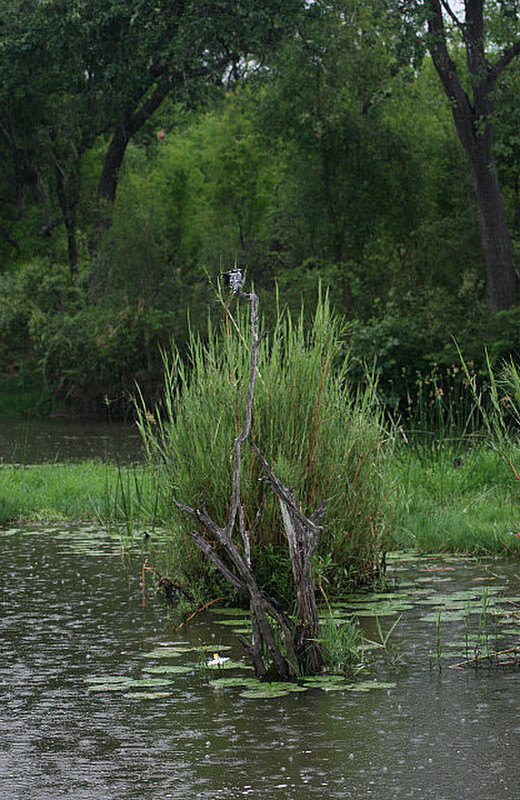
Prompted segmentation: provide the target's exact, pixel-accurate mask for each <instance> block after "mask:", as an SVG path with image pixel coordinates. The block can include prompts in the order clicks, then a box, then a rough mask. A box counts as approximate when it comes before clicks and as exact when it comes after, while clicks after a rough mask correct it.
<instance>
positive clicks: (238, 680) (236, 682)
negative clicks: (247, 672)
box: [210, 675, 258, 689]
mask: <svg viewBox="0 0 520 800" xmlns="http://www.w3.org/2000/svg"><path fill="white" fill-rule="evenodd" d="M210 685H211V686H217V687H219V686H224V687H226V686H230V687H233V686H247V687H249V688H251V689H255V688H256V687H257V686H258V680H257V678H247V677H244V676H243V675H233V676H232V677H227V676H226V677H225V678H215V679H214V680H213V679H212V681H211V684H210Z"/></svg>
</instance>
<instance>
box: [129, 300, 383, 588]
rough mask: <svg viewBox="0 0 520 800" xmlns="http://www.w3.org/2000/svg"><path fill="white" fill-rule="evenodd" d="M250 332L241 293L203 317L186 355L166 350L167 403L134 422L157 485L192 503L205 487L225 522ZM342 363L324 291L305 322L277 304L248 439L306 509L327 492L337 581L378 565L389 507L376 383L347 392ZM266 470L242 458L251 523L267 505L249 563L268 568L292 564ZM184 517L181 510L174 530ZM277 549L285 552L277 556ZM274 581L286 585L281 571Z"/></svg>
mask: <svg viewBox="0 0 520 800" xmlns="http://www.w3.org/2000/svg"><path fill="white" fill-rule="evenodd" d="M250 333H251V332H250V323H249V317H248V313H247V309H245V308H243V307H241V306H240V304H239V303H238V304H237V306H236V308H234V309H233V311H232V310H231V309H230V308H225V309H224V318H223V320H222V324H221V325H220V326H219V327H218V328H217V329H214V328H211V327H210V330H209V334H208V337H207V339H205V340H204V341H202V340H201V339H200V338H199V337H197V336H195V335H192V336H191V339H190V347H189V357H188V359H187V361H183V360H181V358H180V356H179V353H178V351H177V350H176V349H175V347H173V348H172V351H171V353H169V354H168V355H165V358H164V374H165V382H164V397H163V400H162V403H161V404H160V405H158V406H157V407H156V408H155V409H154V410H153V411H150V410H149V409H147V408H146V407H145V406H144V404H141V407H140V409H139V422H138V424H139V427H140V430H141V433H142V435H143V438H144V441H145V444H146V448H147V452H148V455H149V457H150V459H151V460H152V462H153V463H154V464H155V465H156V467H157V468H158V469H159V480H160V483H161V488H162V492H163V494H164V495H165V496H167V497H170V498H175V499H177V500H180V501H182V502H183V503H187V504H189V505H191V506H193V507H198V506H199V505H200V503H201V501H202V498H203V499H204V502H205V505H206V507H207V509H208V513H209V514H210V516H211V517H212V519H215V520H217V521H220V522H221V523H224V521H225V519H226V515H227V510H228V504H229V498H230V491H231V477H232V467H231V450H232V446H233V441H234V439H235V437H236V436H237V434H238V433H239V431H240V428H241V425H242V420H243V415H244V406H245V392H246V388H247V381H248V374H249V357H250V354H249V341H250V338H251V337H250ZM349 365H350V356H349V351H348V347H347V345H346V329H345V327H344V324H343V323H342V322H341V320H340V318H339V317H338V316H337V315H335V314H334V313H333V311H332V310H331V308H330V304H329V301H328V297H327V296H325V297H323V296H320V298H319V301H318V304H317V307H316V311H315V314H314V318H313V322H312V324H311V325H309V326H307V325H306V323H305V321H304V315H303V313H302V314H301V315H300V316H299V318H298V319H296V320H293V318H292V317H291V315H290V314H289V313H288V312H286V311H284V312H282V311H280V312H279V313H278V315H277V319H276V323H275V325H274V327H273V329H272V330H271V331H269V333H268V335H267V336H266V337H265V339H264V340H263V342H262V346H261V348H260V352H259V359H258V376H257V381H256V387H255V400H254V407H253V422H252V429H251V438H252V440H253V441H254V442H255V444H257V445H258V447H259V448H260V449H261V450H262V452H263V453H264V455H265V457H266V458H267V460H268V461H269V463H270V464H271V466H272V468H273V470H274V472H275V474H277V475H278V477H279V478H280V480H281V481H282V482H283V483H285V484H286V485H290V486H291V487H293V489H294V493H295V496H296V499H297V502H298V504H299V506H300V507H301V509H302V511H303V512H304V513H305V514H310V513H312V511H313V510H314V509H315V508H316V507H317V505H319V503H320V502H321V500H322V499H323V498H327V513H326V517H325V523H324V532H323V536H322V542H321V546H320V553H321V554H322V556H323V555H324V554H327V558H326V559H325V558H323V563H324V564H326V567H325V569H326V576H325V577H326V581H327V584H328V585H329V587H330V588H331V590H332V591H337V590H339V589H340V588H342V587H344V586H345V585H347V584H352V583H358V582H362V581H364V580H368V579H370V578H371V577H373V576H374V575H375V574H376V573H377V571H378V569H379V566H380V562H381V553H382V552H383V550H384V548H385V543H386V533H387V526H388V518H389V509H388V488H387V486H386V484H385V481H384V476H383V470H384V451H385V446H384V444H385V436H384V432H383V427H382V415H381V412H380V409H379V407H378V405H377V401H376V395H375V388H374V385H373V383H371V382H369V383H368V385H367V388H366V389H365V390H364V391H358V392H357V393H353V392H352V391H351V388H350V385H349V374H348V373H349ZM245 452H246V453H247V451H245ZM261 477H262V473H261V469H260V467H259V465H258V462H257V459H256V458H255V457H254V454H253V452H252V451H251V452H250V453H249V455H248V456H247V455H246V456H245V457H244V458H243V460H242V475H241V486H242V505H243V509H244V516H245V520H246V525H247V527H249V528H251V527H253V524H254V520H255V518H256V515H257V511H258V509H259V508H261V509H262V511H261V516H260V520H259V523H258V525H257V527H256V528H255V536H254V542H253V552H252V557H253V562H254V565H255V569H261V570H265V571H266V572H268V571H269V565H270V564H272V563H278V564H279V565H280V570H281V571H283V566H282V565H284V564H285V565H288V562H287V561H286V560H285V559H284V558H283V555H282V552H283V551H284V550H285V538H284V533H283V524H282V520H281V518H280V513H279V509H278V504H277V503H275V502H274V501H273V498H272V497H271V496H270V495H269V494H266V493H265V484H264V483H263V482H262V481H261V480H260V478H261ZM191 524H192V520H186V519H185V518H184V517H183V516H182V515H179V514H178V515H176V521H175V531H176V533H177V534H178V535H180V536H182V534H183V533H186V532H187V530H188V528H187V526H188V525H191ZM186 538H187V537H186ZM183 549H184V548H183ZM188 549H189V548H188ZM273 553H279V554H280V558H278V559H274V560H273V559H272V556H273ZM197 557H198V556H197ZM194 558H196V556H195V555H194V554H192V555H191V557H190V563H191V566H192V567H193V566H194V562H193V559H194ZM198 558H199V561H200V557H198ZM173 568H174V569H181V570H182V568H183V565H182V564H176V565H174V566H173ZM288 578H289V573H288V572H287V579H288ZM274 580H275V582H276V583H277V587H278V590H279V592H280V593H283V591H284V589H285V579H284V576H283V575H281V574H278V575H277V576H276V578H275V579H274Z"/></svg>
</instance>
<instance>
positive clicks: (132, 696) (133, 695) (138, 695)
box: [123, 692, 172, 700]
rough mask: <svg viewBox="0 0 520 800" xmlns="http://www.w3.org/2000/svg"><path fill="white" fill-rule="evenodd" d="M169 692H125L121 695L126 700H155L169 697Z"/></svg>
mask: <svg viewBox="0 0 520 800" xmlns="http://www.w3.org/2000/svg"><path fill="white" fill-rule="evenodd" d="M171 695H172V693H171V692H127V693H126V694H124V695H123V697H126V698H127V699H128V700H157V699H158V698H162V697H171Z"/></svg>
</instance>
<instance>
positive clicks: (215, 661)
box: [208, 653, 229, 667]
mask: <svg viewBox="0 0 520 800" xmlns="http://www.w3.org/2000/svg"><path fill="white" fill-rule="evenodd" d="M227 661H229V658H226V657H224V658H223V657H222V656H219V654H218V653H213V658H212V659H210V660H209V661H208V667H221V666H222V664H225V663H226V662H227Z"/></svg>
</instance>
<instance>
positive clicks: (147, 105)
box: [89, 76, 170, 258]
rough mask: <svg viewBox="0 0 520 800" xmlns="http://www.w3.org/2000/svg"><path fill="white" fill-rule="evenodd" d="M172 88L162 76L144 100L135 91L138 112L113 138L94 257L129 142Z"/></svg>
mask: <svg viewBox="0 0 520 800" xmlns="http://www.w3.org/2000/svg"><path fill="white" fill-rule="evenodd" d="M169 89H170V78H169V77H168V76H163V77H162V78H161V80H160V82H159V83H158V84H157V86H156V87H155V89H154V90H153V92H152V93H151V94H150V95H149V96H148V97H147V98H146V99H144V97H145V95H146V92H142V93H139V92H136V95H135V97H134V98H133V104H134V108H137V110H135V111H133V112H132V111H129V113H128V114H127V116H126V117H125V118H124V119H123V120H122V121H121V123H120V125H119V127H118V128H117V129H116V131H115V132H114V135H113V136H112V139H111V141H110V144H109V146H108V150H107V152H106V155H105V160H104V162H103V169H102V171H101V176H100V179H99V183H98V189H97V207H96V213H95V219H94V225H93V228H92V234H91V237H90V242H89V252H90V256H91V258H93V257H95V255H96V254H97V252H98V250H99V246H100V244H101V239H102V237H103V234H104V233H105V231H106V230H107V229H108V228H109V227H110V222H111V218H112V206H113V205H114V201H115V199H116V192H117V184H118V181H119V174H120V171H121V166H122V164H123V159H124V157H125V153H126V148H127V146H128V143H129V142H130V140H131V138H132V137H133V136H134V135H135V134H136V133H137V131H138V130H140V129H141V128H142V126H143V125H144V124H145V122H146V121H147V120H148V119H149V118H150V117H151V116H152V114H154V113H155V111H157V109H158V108H159V106H160V105H161V103H162V102H163V100H164V98H165V97H166V95H167V94H168V91H169Z"/></svg>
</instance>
